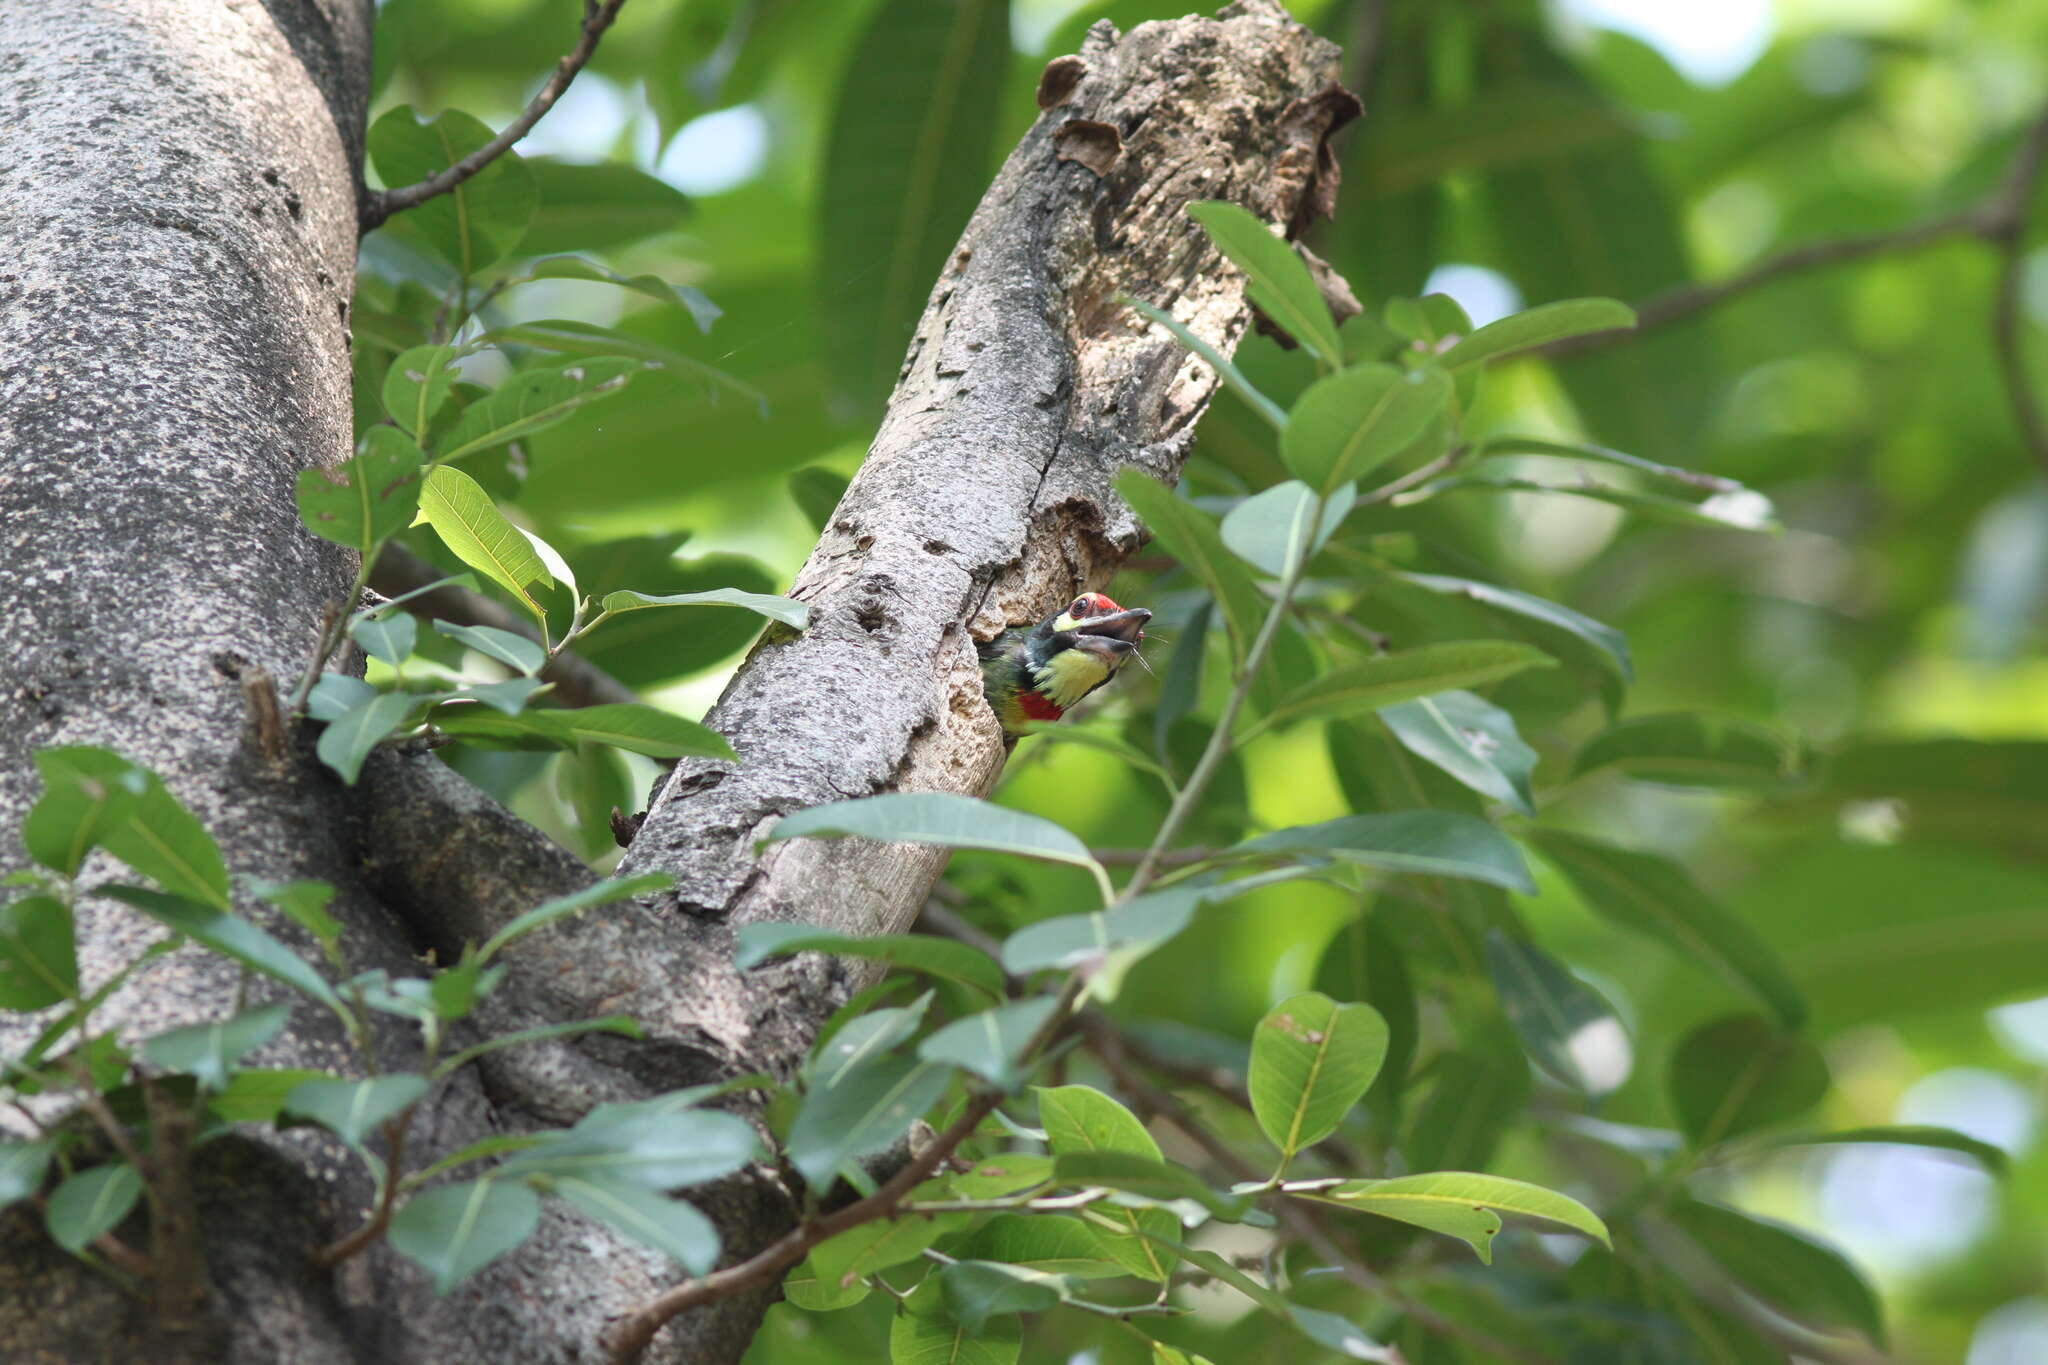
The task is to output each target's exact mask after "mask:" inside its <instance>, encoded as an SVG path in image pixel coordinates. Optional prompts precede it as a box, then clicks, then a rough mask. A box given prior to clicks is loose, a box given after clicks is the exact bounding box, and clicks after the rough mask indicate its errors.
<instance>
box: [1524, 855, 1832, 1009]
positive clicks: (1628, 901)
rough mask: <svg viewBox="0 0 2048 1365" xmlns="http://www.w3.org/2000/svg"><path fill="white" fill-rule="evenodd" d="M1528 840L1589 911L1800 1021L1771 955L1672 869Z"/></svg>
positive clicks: (1799, 1005) (1789, 985)
mask: <svg viewBox="0 0 2048 1365" xmlns="http://www.w3.org/2000/svg"><path fill="white" fill-rule="evenodd" d="M1528 837H1529V838H1530V839H1531V840H1533V841H1534V842H1535V845H1536V849H1537V851H1538V852H1539V853H1541V854H1542V855H1543V856H1544V857H1546V858H1548V859H1549V860H1550V861H1551V862H1553V863H1555V864H1556V865H1557V868H1558V870H1559V871H1561V872H1563V873H1564V874H1565V876H1566V877H1567V878H1568V879H1569V880H1570V881H1571V883H1572V885H1573V886H1574V887H1576V888H1577V890H1578V893H1579V895H1580V897H1581V898H1583V899H1584V901H1585V903H1586V907H1587V908H1588V909H1589V910H1592V911H1593V912H1594V913H1595V914H1597V915H1599V916H1601V917H1602V918H1604V919H1607V920H1610V921H1612V922H1614V923H1616V924H1619V925H1621V926H1622V927H1623V928H1625V929H1633V930H1635V931H1636V932H1637V933H1642V934H1648V935H1650V936H1651V937H1653V938H1657V939H1661V940H1663V941H1664V942H1665V943H1666V944H1668V945H1669V946H1670V947H1672V948H1674V949H1676V950H1677V952H1678V953H1679V955H1680V956H1681V957H1683V958H1685V959H1686V960H1687V961H1689V962H1692V963H1694V964H1695V965H1696V966H1699V967H1703V968H1705V969H1707V970H1709V971H1713V972H1718V973H1719V974H1720V975H1721V976H1722V977H1723V978H1724V979H1726V980H1727V981H1729V982H1730V983H1732V984H1734V985H1735V986H1738V987H1740V988H1741V989H1743V990H1746V991H1748V992H1749V993H1750V994H1752V995H1754V996H1755V997H1756V998H1757V999H1758V1000H1759V1001H1761V1002H1762V1003H1763V1004H1765V1005H1767V1006H1769V1007H1770V1009H1771V1011H1772V1013H1774V1014H1776V1015H1777V1017H1778V1020H1779V1022H1780V1023H1782V1024H1784V1025H1785V1026H1786V1027H1787V1028H1797V1027H1798V1026H1799V1025H1800V1023H1801V1022H1803V1021H1804V1019H1805V1017H1806V1002H1805V1001H1804V1000H1803V999H1802V998H1801V997H1800V994H1799V988H1798V987H1797V986H1796V985H1794V984H1793V982H1792V978H1791V977H1790V976H1788V975H1787V974H1786V971H1785V968H1784V966H1783V965H1782V964H1781V963H1780V962H1779V961H1778V959H1777V957H1776V955H1775V954H1773V953H1772V952H1771V950H1770V948H1769V947H1767V946H1766V945H1765V944H1764V942H1763V941H1762V940H1761V939H1759V938H1758V937H1757V936H1756V934H1755V933H1754V932H1753V931H1752V930H1751V929H1750V927H1749V926H1748V925H1747V924H1745V923H1743V922H1742V921H1741V920H1739V919H1737V918H1735V917H1734V916H1733V915H1731V914H1729V913H1728V912H1727V911H1726V910H1724V909H1722V908H1721V907H1720V906H1719V905H1717V904H1715V903H1714V902H1713V901H1711V900H1709V899H1707V897H1706V896H1705V894H1703V893H1702V892H1701V891H1700V889H1699V888H1698V887H1696V886H1694V885H1693V883H1692V879H1691V878H1690V877H1689V876H1687V875H1686V872H1685V869H1684V868H1682V867H1680V866H1679V865H1678V864H1677V863H1674V862H1672V861H1670V860H1669V859H1666V858H1660V857H1658V856H1657V855H1655V854H1652V853H1637V852H1634V851H1633V850H1630V849H1625V848H1617V847H1615V846H1614V845H1613V844H1606V843H1601V842H1599V841H1597V840H1593V839H1585V838H1581V837H1580V836H1578V835H1575V834H1566V833H1563V832H1562V831H1560V830H1554V829H1532V830H1530V831H1529V833H1528Z"/></svg>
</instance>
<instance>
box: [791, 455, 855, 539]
mask: <svg viewBox="0 0 2048 1365" xmlns="http://www.w3.org/2000/svg"><path fill="white" fill-rule="evenodd" d="M848 482H849V480H848V479H847V477H846V476H845V475H844V474H840V473H838V472H836V471H834V470H830V469H826V468H824V467H822V466H820V465H807V466H805V467H804V468H802V469H799V470H795V471H793V472H792V473H791V474H790V476H789V479H788V484H789V496H790V497H791V498H793V499H795V501H796V505H797V510H798V511H800V512H802V513H803V514H804V520H805V521H807V522H809V523H810V524H811V529H812V530H814V531H816V532H818V533H819V534H821V535H822V534H823V533H824V530H825V528H826V527H827V526H829V525H831V524H832V514H833V513H834V512H836V511H838V510H839V500H840V499H841V498H843V497H845V496H846V485H847V483H848Z"/></svg>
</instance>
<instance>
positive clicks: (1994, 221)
mask: <svg viewBox="0 0 2048 1365" xmlns="http://www.w3.org/2000/svg"><path fill="white" fill-rule="evenodd" d="M2044 160H2048V111H2043V113H2042V115H2041V117H2040V118H2039V119H2037V120H2035V122H2034V126H2033V127H2031V128H2029V129H2028V130H2027V136H2026V139H2025V140H2024V141H2023V142H2021V143H2020V150H2019V152H2018V154H2017V155H2016V156H2014V157H2013V162H2012V169H2011V170H2010V171H2009V172H2008V173H2007V174H2006V177H2005V183H2004V184H2002V185H2001V186H2000V187H1999V191H1998V193H1997V194H1996V195H1995V196H1993V198H1992V201H1991V202H1990V204H1989V205H1987V207H1986V210H1985V214H1984V222H1983V224H1982V225H1981V226H1980V228H1979V231H1981V232H1982V233H1983V234H1984V236H1985V237H1986V239H1987V240H1989V241H1992V242H1994V243H1996V244H1997V246H1998V250H1999V257H2000V261H1999V270H1998V296H1997V301H1996V302H1995V303H1994V304H1993V306H1992V310H1991V344H1992V348H1993V349H1994V350H1995V351H1997V353H1998V369H1999V373H2000V374H2001V375H2002V376H2003V377H2004V379H2005V391H2006V396H2007V398H2008V399H2009V401H2010V402H2011V403H2012V411H2013V419H2014V420H2015V421H2017V422H2018V423H2019V428H2020V436H2021V437H2022V439H2024V440H2025V441H2026V443H2027V449H2028V450H2029V451H2031V452H2032V453H2033V456H2034V459H2035V461H2036V462H2038V463H2039V464H2040V465H2041V466H2042V467H2043V468H2044V469H2048V414H2044V413H2043V412H2042V409H2041V395H2040V394H2039V392H2037V391H2036V389H2035V387H2034V384H2033V379H2032V376H2030V375H2029V374H2028V373H2027V351H2026V341H2025V336H2024V328H2023V320H2022V317H2021V297H2020V293H2021V287H2022V286H2023V285H2024V284H2025V283H2026V266H2027V253H2026V223H2027V205H2028V203H2029V201H2030V200H2032V198H2033V196H2034V187H2035V186H2036V185H2037V184H2038V183H2039V182H2040V179H2041V170H2042V165H2043V162H2044Z"/></svg>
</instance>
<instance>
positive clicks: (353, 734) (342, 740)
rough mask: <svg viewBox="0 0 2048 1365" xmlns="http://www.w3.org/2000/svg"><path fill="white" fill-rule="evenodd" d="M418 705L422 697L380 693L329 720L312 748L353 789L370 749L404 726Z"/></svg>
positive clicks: (400, 693) (399, 693) (404, 693)
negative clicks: (406, 719)
mask: <svg viewBox="0 0 2048 1365" xmlns="http://www.w3.org/2000/svg"><path fill="white" fill-rule="evenodd" d="M418 704H419V698H418V697H415V696H413V695H412V693H410V692H379V693H378V694H377V695H375V696H374V697H371V698H369V699H368V700H367V701H364V702H363V703H361V704H360V705H357V706H353V707H351V708H349V709H348V710H347V711H344V712H343V713H342V714H341V715H339V716H337V717H336V718H335V719H333V720H331V721H329V722H328V723H327V728H326V729H324V730H322V731H321V732H320V739H319V741H318V742H317V743H316V744H315V745H314V746H313V749H314V752H315V753H317V754H319V755H320V761H321V762H322V763H325V764H326V765H327V766H328V767H330V768H332V769H334V771H335V772H336V773H338V774H339V775H340V777H341V780H342V781H344V782H346V783H348V784H349V785H350V786H351V787H353V786H354V785H355V784H356V778H357V776H358V775H360V774H361V772H362V771H363V761H364V760H365V759H367V758H368V757H369V756H370V750H372V749H374V748H376V747H377V746H378V745H379V744H381V743H383V742H384V741H385V740H386V739H388V738H389V737H390V736H391V734H392V732H393V731H395V730H397V729H398V727H399V726H401V725H403V724H405V718H406V717H407V716H409V715H411V714H412V709H413V707H415V706H416V705H418Z"/></svg>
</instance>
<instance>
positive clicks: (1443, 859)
mask: <svg viewBox="0 0 2048 1365" xmlns="http://www.w3.org/2000/svg"><path fill="white" fill-rule="evenodd" d="M1231 852H1232V853H1233V854H1275V853H1292V854H1307V855H1311V856H1315V857H1321V858H1341V859H1343V860H1344V861H1346V862H1353V863H1359V864H1361V865H1363V866H1366V867H1382V868H1386V869H1388V870H1390V871H1395V872H1412V873H1418V874H1423V875H1429V876H1448V877H1468V878H1470V879H1472V880H1474V881H1481V882H1489V883H1491V884H1493V885H1495V886H1501V887H1506V888H1507V889H1508V890H1510V891H1519V892H1521V893H1522V894H1523V895H1525V896H1532V895H1534V894H1536V883H1535V881H1534V879H1532V878H1531V877H1530V876H1529V868H1528V864H1527V863H1525V862H1524V861H1523V860H1522V852H1521V850H1520V849H1519V848H1517V847H1516V846H1515V842H1514V841H1513V840H1512V839H1510V838H1508V837H1507V836H1506V835H1505V834H1502V833H1501V832H1500V831H1499V830H1497V829H1495V828H1494V827H1493V826H1492V825H1490V824H1488V823H1487V822H1486V821H1484V820H1481V819H1480V818H1478V817H1477V816H1473V815H1460V814H1457V813H1456V812H1453V811H1444V810H1412V811H1395V812H1392V813H1389V814H1383V815H1345V816H1340V817H1338V818H1337V819H1335V820H1326V821H1324V822H1323V823H1322V824H1319V825H1297V826H1295V827H1293V828H1291V829H1283V830H1276V831H1274V832H1273V833H1271V834H1262V835H1260V836H1259V837H1258V838H1256V839H1249V840H1247V841H1245V842H1244V843H1241V844H1239V845H1237V846H1236V847H1235V848H1233V849H1232V850H1231ZM1012 970H1015V969H1014V968H1013V969H1012Z"/></svg>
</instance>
